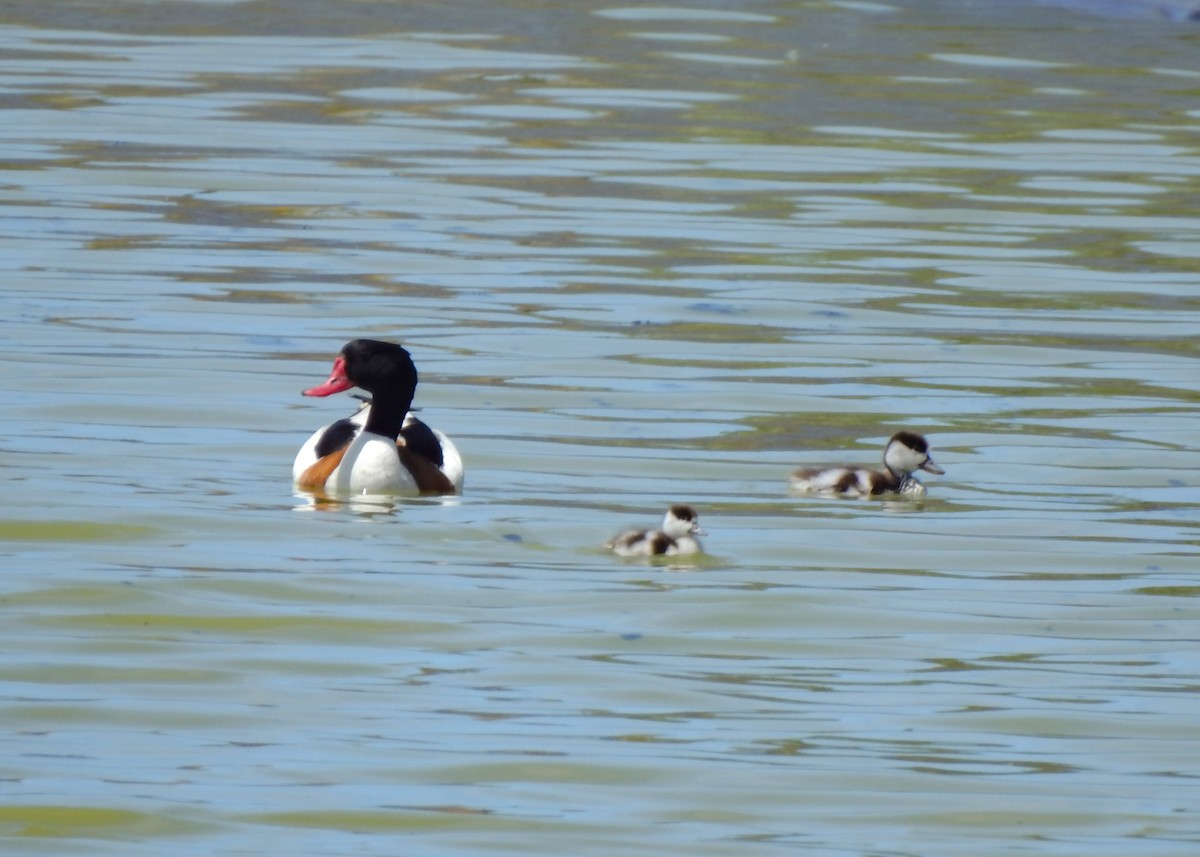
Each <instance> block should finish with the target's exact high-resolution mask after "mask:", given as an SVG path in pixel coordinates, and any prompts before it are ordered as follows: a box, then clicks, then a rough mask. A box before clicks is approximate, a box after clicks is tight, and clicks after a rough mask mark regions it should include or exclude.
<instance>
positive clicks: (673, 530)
mask: <svg viewBox="0 0 1200 857" xmlns="http://www.w3.org/2000/svg"><path fill="white" fill-rule="evenodd" d="M703 535H706V533H705V532H704V530H702V529H700V516H699V515H697V514H696V510H695V509H693V508H692V507H691V506H686V505H683V504H676V505H674V506H672V507H671V508H669V509H667V514H666V515H665V516H664V517H663V523H662V529H661V530H629V531H627V532H624V533H621V534H620V535H618V536H615V537H614V538H613V539H612V540H610V541H609V542H607V543H605V545H604V546H605V547H606V548H608V549H609V550H611V551H613V552H614V553H616V554H617V556H626V557H628V556H664V555H665V556H681V555H685V554H697V553H703V550H704V549H703V548H702V547H701V546H700V542H699V540H697V539H696V536H703Z"/></svg>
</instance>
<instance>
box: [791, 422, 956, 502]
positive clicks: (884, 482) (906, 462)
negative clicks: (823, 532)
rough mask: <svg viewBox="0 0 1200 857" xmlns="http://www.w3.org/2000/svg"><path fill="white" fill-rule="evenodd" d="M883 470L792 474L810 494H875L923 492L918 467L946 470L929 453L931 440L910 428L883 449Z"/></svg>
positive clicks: (799, 488)
mask: <svg viewBox="0 0 1200 857" xmlns="http://www.w3.org/2000/svg"><path fill="white" fill-rule="evenodd" d="M883 466H884V469H883V470H872V469H870V468H866V467H806V468H803V469H801V470H797V471H795V472H794V473H793V474H792V479H791V484H792V488H793V489H795V490H796V491H800V492H803V493H809V494H840V495H843V496H857V497H876V496H879V495H882V494H906V495H911V496H920V495H923V494H924V493H925V486H924V485H922V484H921V482H920V480H918V479H916V478H915V477H914V476H913V473H914V472H915V471H917V470H924V471H927V472H929V473H937V474H944V473H945V472H946V471H945V470H942V468H940V467H938V465H937V464H935V463H934V461H933V459H932V458H931V457H930V455H929V441H927V440H926V439H925V438H924V437H923V436H921V435H919V434H916V433H915V432H911V431H898V432H896V433H895V434H894V435H892V436H891V438H890V439H889V440H888V442H887V446H886V447H884V450H883Z"/></svg>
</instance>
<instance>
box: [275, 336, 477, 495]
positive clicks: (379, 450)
mask: <svg viewBox="0 0 1200 857" xmlns="http://www.w3.org/2000/svg"><path fill="white" fill-rule="evenodd" d="M352 387H358V388H359V389H361V390H364V391H366V392H367V393H370V394H371V398H370V400H369V401H364V402H363V404H362V405H360V407H359V409H358V410H357V411H356V412H355V413H354V414H352V415H351V416H349V417H346V418H345V419H340V420H338V421H336V422H333V423H330V424H329V425H327V426H322V427H321V428H319V429H317V430H316V431H315V432H314V433H313V434H312V436H311V437H310V438H309V439H308V440H307V441H306V442H305V443H304V445H303V446H302V447H300V451H299V452H298V453H296V459H295V461H294V462H293V463H292V479H293V481H294V482H295V484H296V487H297V488H300V489H302V490H304V491H310V492H318V493H326V494H333V495H339V494H457V493H459V492H460V491H462V485H463V476H464V469H463V461H462V456H461V455H460V454H459V452H458V449H457V447H455V446H454V443H453V442H452V441H451V440H450V438H448V437H446V435H444V434H443V433H442V432H440V431H437V430H436V429H432V428H430V427H429V426H428V425H426V424H425V423H424V422H422V421H421V420H419V419H417V417H415V416H414V415H413V414H412V412H411V408H412V400H413V396H414V394H415V393H416V390H417V367H416V365H414V363H413V360H412V355H410V354H409V353H408V351H407V350H406V349H405V348H404V347H403V346H401V345H397V344H395V343H392V342H381V341H379V340H375V339H355V340H352V341H350V342H347V343H346V344H345V345H344V346H342V349H341V351H340V352H338V356H337V357H336V358H335V359H334V361H333V370H332V371H331V372H330V374H329V378H328V379H327V380H326V381H325V382H324V383H323V384H318V385H317V386H316V387H312V388H310V389H308V390H304V391H303V395H305V396H322V397H323V396H330V395H333V394H334V393H340V392H342V391H344V390H349V389H351V388H352Z"/></svg>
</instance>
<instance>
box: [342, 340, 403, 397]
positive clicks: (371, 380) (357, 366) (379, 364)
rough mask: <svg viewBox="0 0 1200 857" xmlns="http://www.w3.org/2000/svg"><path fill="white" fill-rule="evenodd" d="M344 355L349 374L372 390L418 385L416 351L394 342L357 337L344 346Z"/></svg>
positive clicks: (377, 392)
mask: <svg viewBox="0 0 1200 857" xmlns="http://www.w3.org/2000/svg"><path fill="white" fill-rule="evenodd" d="M341 359H342V361H343V364H342V365H343V371H344V372H345V375H346V378H347V379H349V380H350V382H351V383H353V384H354V386H356V387H360V388H361V389H363V390H366V391H367V392H368V393H374V394H379V393H382V392H387V391H393V390H404V391H407V392H409V393H410V394H411V392H412V391H413V390H415V389H416V388H417V367H416V366H415V365H414V364H413V361H412V355H410V354H409V353H408V351H407V350H406V349H405V348H403V347H402V346H400V345H396V344H395V343H393V342H381V341H379V340H378V339H355V340H352V341H350V342H347V343H346V344H345V345H344V346H342V351H341Z"/></svg>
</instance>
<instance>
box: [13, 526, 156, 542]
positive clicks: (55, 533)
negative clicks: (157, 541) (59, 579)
mask: <svg viewBox="0 0 1200 857" xmlns="http://www.w3.org/2000/svg"><path fill="white" fill-rule="evenodd" d="M154 532H155V530H154V528H153V527H145V526H141V525H138V524H108V523H100V522H99V521H0V541H10V542H116V541H126V540H129V539H139V538H145V537H147V536H150V535H152V534H153V533H154Z"/></svg>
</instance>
